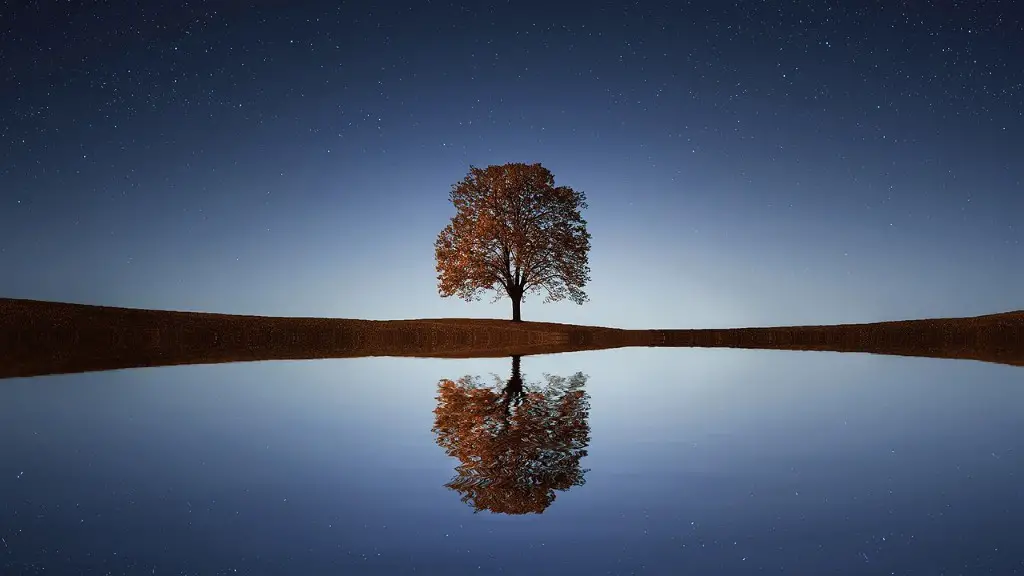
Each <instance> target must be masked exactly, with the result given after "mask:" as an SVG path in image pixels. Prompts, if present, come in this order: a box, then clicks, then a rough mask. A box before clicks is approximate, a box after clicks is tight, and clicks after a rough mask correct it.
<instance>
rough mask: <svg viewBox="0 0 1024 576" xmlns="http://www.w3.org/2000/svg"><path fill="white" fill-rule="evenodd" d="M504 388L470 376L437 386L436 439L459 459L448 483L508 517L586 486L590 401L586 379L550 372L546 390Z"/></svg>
mask: <svg viewBox="0 0 1024 576" xmlns="http://www.w3.org/2000/svg"><path fill="white" fill-rule="evenodd" d="M516 375H517V374H516V373H514V376H513V380H511V381H510V383H509V386H507V387H506V388H505V390H504V391H501V392H498V391H496V390H495V389H493V388H484V387H479V385H478V383H477V382H476V380H474V379H473V378H471V377H469V376H466V377H463V378H461V379H459V380H458V381H457V382H455V381H452V380H442V381H441V382H440V383H439V384H438V396H437V399H438V406H437V408H436V409H435V410H434V414H435V424H434V428H433V432H434V434H435V435H436V437H437V438H436V440H437V444H438V445H439V446H440V447H441V448H443V449H444V450H445V452H446V453H447V454H448V455H449V456H452V457H455V458H458V459H459V461H460V464H459V465H458V466H457V467H456V469H455V471H456V476H455V478H453V479H452V481H451V482H449V483H448V484H446V487H448V488H449V489H451V490H454V491H456V492H459V493H460V494H461V499H462V501H463V502H465V503H467V504H469V505H470V506H472V507H473V508H474V509H475V510H476V511H481V510H490V511H491V512H494V513H502V514H527V513H536V514H539V513H541V512H543V511H544V510H545V509H546V508H547V507H548V506H550V505H551V503H552V502H553V501H554V499H555V491H556V490H559V491H563V490H568V489H569V488H571V487H573V486H580V485H582V484H583V483H584V478H583V477H584V474H585V472H586V470H583V469H581V468H580V460H581V459H582V458H583V457H584V456H586V455H587V450H586V448H587V445H588V444H589V442H590V426H589V424H588V422H587V419H588V417H589V411H590V398H589V396H588V395H587V394H586V393H585V392H584V391H583V390H582V389H581V388H582V386H583V384H585V383H586V376H584V375H583V374H580V373H577V374H576V375H574V376H573V377H571V378H559V377H555V376H547V379H548V385H547V387H546V388H544V389H543V390H537V389H534V390H531V391H529V392H527V393H525V394H523V393H521V391H522V385H521V381H520V385H519V391H520V393H518V394H517V393H515V392H514V391H512V389H513V388H515V382H514V381H515V380H516Z"/></svg>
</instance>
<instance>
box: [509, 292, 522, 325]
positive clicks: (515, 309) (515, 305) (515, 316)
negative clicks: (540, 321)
mask: <svg viewBox="0 0 1024 576" xmlns="http://www.w3.org/2000/svg"><path fill="white" fill-rule="evenodd" d="M510 298H512V321H513V322H522V321H523V316H522V313H521V312H520V308H522V305H523V297H522V296H521V295H519V296H510Z"/></svg>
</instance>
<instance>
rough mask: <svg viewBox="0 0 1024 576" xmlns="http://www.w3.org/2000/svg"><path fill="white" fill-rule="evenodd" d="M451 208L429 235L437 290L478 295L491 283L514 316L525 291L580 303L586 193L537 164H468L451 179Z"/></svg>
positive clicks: (585, 277)
mask: <svg viewBox="0 0 1024 576" xmlns="http://www.w3.org/2000/svg"><path fill="white" fill-rule="evenodd" d="M449 200H451V202H452V204H454V205H455V210H456V213H455V216H453V217H452V219H451V222H450V223H449V224H448V225H447V226H445V227H444V230H441V233H440V234H438V236H437V241H436V242H435V243H434V249H435V255H436V257H437V289H438V292H439V293H440V294H441V296H442V297H446V298H447V297H449V296H458V297H460V298H462V299H464V300H466V301H467V302H469V301H472V300H479V299H480V294H481V293H482V292H484V291H486V290H494V291H495V292H496V296H495V298H494V302H497V301H498V300H500V299H501V298H502V297H503V296H505V295H508V297H509V298H510V299H511V300H512V320H513V321H514V322H521V321H522V316H521V314H520V308H521V305H522V301H523V297H524V296H525V295H526V294H527V293H529V292H540V291H542V290H543V291H544V292H546V294H547V295H546V298H545V300H544V301H545V302H554V301H558V300H562V299H565V298H569V300H571V301H572V302H575V303H577V304H583V303H584V302H586V301H587V300H588V298H587V295H586V293H584V292H583V287H584V286H585V285H586V283H587V282H588V281H589V280H590V266H589V265H588V261H587V256H588V253H589V252H590V234H589V233H588V232H587V222H586V220H584V219H583V217H582V216H581V215H580V211H581V210H584V209H586V207H587V203H586V195H585V194H584V193H583V192H578V191H576V190H573V189H572V188H570V187H568V186H555V178H554V176H553V175H552V174H551V171H549V170H548V169H547V168H544V167H543V166H541V165H540V164H523V163H510V164H504V165H502V166H488V167H487V168H486V169H481V168H476V167H472V166H471V167H470V169H469V174H467V175H466V177H465V178H464V179H462V181H460V182H459V183H457V184H455V185H454V186H452V190H451V193H450V194H449Z"/></svg>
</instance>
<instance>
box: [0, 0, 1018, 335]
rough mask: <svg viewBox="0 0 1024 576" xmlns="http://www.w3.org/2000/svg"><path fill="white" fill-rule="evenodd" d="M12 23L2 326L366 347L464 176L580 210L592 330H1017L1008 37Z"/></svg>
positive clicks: (264, 14) (147, 10) (410, 20)
mask: <svg viewBox="0 0 1024 576" xmlns="http://www.w3.org/2000/svg"><path fill="white" fill-rule="evenodd" d="M294 4H295V5H294V6H290V5H287V4H286V3H285V2H266V3H258V2H257V3H242V2H227V1H223V2H208V3H201V2H182V3H167V4H166V5H163V4H161V3H159V2H140V3H137V5H136V3H129V2H59V3H58V2H42V1H40V2H8V3H5V4H4V5H3V8H0V110H2V111H3V112H2V114H0V296H4V297H19V298H37V299H47V300H61V301H71V302H81V303H89V304H105V305H115V306H131V307H145V308H166V309H179V310H199V311H211V312H226V313H242V314H265V315H304V316H339V317H357V318H372V319H391V318H418V317H453V316H461V317H502V318H507V317H509V316H510V306H509V303H508V301H507V300H504V301H501V302H499V303H497V304H493V305H492V304H489V303H488V302H489V298H485V299H484V300H483V301H481V302H479V303H472V304H467V303H465V302H462V301H460V300H457V299H442V298H440V297H439V296H438V295H437V288H436V273H435V270H434V260H433V242H434V239H435V237H436V236H437V233H438V232H439V231H440V230H441V228H442V227H443V226H444V225H445V224H446V223H447V222H448V219H449V218H450V217H451V216H452V215H453V214H454V211H453V208H452V207H451V205H450V204H449V203H448V191H449V189H450V187H451V185H452V184H454V183H456V182H457V181H458V180H460V179H461V178H463V177H464V176H465V174H466V172H467V171H468V169H469V166H470V165H476V166H480V167H485V166H487V165H489V164H503V163H506V162H530V163H532V162H541V163H543V164H544V165H545V166H546V167H547V168H549V169H551V170H552V172H553V173H554V174H555V178H556V184H559V185H561V184H564V185H568V186H572V187H573V188H576V189H578V190H583V191H585V192H586V194H587V197H588V201H589V204H590V209H589V210H587V211H586V212H584V217H585V218H587V220H588V221H589V227H590V232H591V234H592V235H593V240H592V245H593V248H592V251H591V257H590V263H591V268H592V270H593V273H592V277H593V280H592V282H591V283H590V285H589V286H588V288H587V292H588V294H589V295H590V299H591V302H589V303H588V304H585V305H584V306H577V305H575V304H572V303H568V302H562V303H555V304H541V298H540V297H536V296H534V297H532V298H528V299H527V300H526V302H525V303H524V306H523V318H524V319H525V320H550V321H560V322H572V323H585V324H600V325H609V326H621V327H705V326H707V327H714V326H745V325H758V324H802V323H833V322H857V321H877V320H886V319H899V318H910V317H929V316H965V315H974V314H984V313H991V312H999V311H1005V310H1012V309H1020V308H1024V271H1022V268H1024V266H1022V264H1024V256H1022V253H1024V219H1022V215H1024V65H1022V58H1024V25H1022V22H1021V13H1022V12H1024V11H1022V10H1021V8H1020V6H1016V7H1015V6H1014V4H1016V3H1015V2H1012V1H1009V0H1008V1H1005V2H1000V1H995V0H992V1H987V2H982V1H975V2H966V1H965V2H954V1H944V2H932V3H928V2H923V1H922V2H895V1H891V2H890V1H885V2H866V1H865V2H838V1H828V2H824V1H822V2H783V1H778V2H755V1H739V2H732V3H730V2H720V1H717V0H706V1H693V2H658V3H655V2H642V1H638V2H587V3H583V2H578V3H577V2H571V3H570V2H564V3H560V2H553V1H547V2H497V3H487V2H471V3H469V2H467V3H465V4H464V5H463V4H459V3H447V2H429V1H426V0H423V1H415V2H401V1H397V0H396V1H393V2H369V1H357V2H340V3H338V2H295V3H294Z"/></svg>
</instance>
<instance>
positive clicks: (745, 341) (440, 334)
mask: <svg viewBox="0 0 1024 576" xmlns="http://www.w3.org/2000/svg"><path fill="white" fill-rule="evenodd" d="M1022 340H1024V313H1021V312H1015V313H1007V314H996V315H992V316H981V317H977V318H952V319H934V320H913V321H904V322H885V323H879V324H846V325H839V326H794V327H781V328H738V329H713V330H619V329H615V328H600V327H592V326H574V325H570V324H554V323H544V322H520V323H516V322H511V321H508V320H483V319H479V320H478V319H436V320H388V321H373V320H347V319H331V318H278V317H264V316H236V315H227V314H207V313H196V312H168V311H160V310H138V309H129V308H111V307H103V306H86V305H81V304H67V303H60V302H42V301H36V300H14V299H0V378H11V377H24V376H40V375H45V374H65V373H74V372H90V371H95V370H115V369H121V368H137V367H143V366H172V365H182V364H213V363H221V362H245V361H256V360H299V359H311V358H355V357H365V356H412V357H434V358H474V357H475V358H481V357H506V356H513V355H524V356H525V355H531V354H551V353H558V352H573V351H581V350H599V349H607V348H620V347H625V346H656V347H694V346H697V347H731V348H761V349H778V350H823V351H837V352H871V353H876V354H897V355H904V356H927V357H933V358H961V359H970V360H982V361H987V362H1000V363H1004V364H1014V365H1018V366H1024V344H1022Z"/></svg>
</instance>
